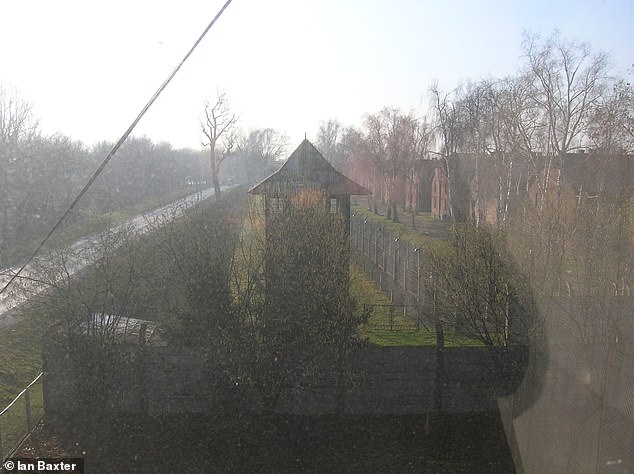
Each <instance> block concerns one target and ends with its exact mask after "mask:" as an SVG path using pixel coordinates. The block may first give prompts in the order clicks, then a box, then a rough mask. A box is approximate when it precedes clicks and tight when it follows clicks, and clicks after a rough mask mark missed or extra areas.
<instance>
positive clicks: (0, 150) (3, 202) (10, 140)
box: [0, 84, 37, 257]
mask: <svg viewBox="0 0 634 474" xmlns="http://www.w3.org/2000/svg"><path fill="white" fill-rule="evenodd" d="M36 132H37V121H36V120H35V119H34V117H33V113H32V106H31V104H29V103H28V102H26V101H24V100H22V99H20V98H19V97H18V95H17V93H16V92H15V91H12V90H9V89H7V88H5V87H3V86H2V84H0V251H2V249H3V247H4V245H5V244H6V241H7V239H8V238H9V213H10V208H11V206H12V205H13V196H12V193H11V191H12V187H13V186H12V185H11V183H12V173H13V171H14V168H15V164H16V161H17V159H18V152H19V143H21V142H23V141H25V140H28V139H30V138H32V137H33V136H34V135H35V134H36ZM0 257H2V255H0Z"/></svg>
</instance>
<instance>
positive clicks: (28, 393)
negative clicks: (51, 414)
mask: <svg viewBox="0 0 634 474" xmlns="http://www.w3.org/2000/svg"><path fill="white" fill-rule="evenodd" d="M42 375H43V374H42V373H40V374H39V375H38V376H37V377H35V379H34V380H33V381H32V382H31V383H30V384H29V385H28V386H27V387H26V388H25V389H24V390H22V391H21V392H20V393H19V394H18V396H17V397H15V398H14V399H13V401H12V402H11V403H9V404H8V405H7V406H6V407H5V408H4V409H3V410H2V411H0V459H1V460H2V464H4V461H5V459H7V458H9V457H11V456H12V455H13V454H14V453H15V451H16V450H17V449H18V448H19V447H20V446H21V445H22V443H23V442H24V440H25V439H26V437H27V436H28V435H29V433H30V432H31V431H32V430H33V428H34V427H35V426H36V425H37V423H38V422H39V420H40V419H41V418H42V416H43V415H44V392H43V387H42Z"/></svg>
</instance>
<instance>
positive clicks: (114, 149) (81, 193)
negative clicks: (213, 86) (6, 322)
mask: <svg viewBox="0 0 634 474" xmlns="http://www.w3.org/2000/svg"><path fill="white" fill-rule="evenodd" d="M231 1H232V0H227V1H226V3H225V4H224V5H223V6H222V8H221V9H220V10H219V11H218V13H216V16H215V17H214V18H213V20H211V22H210V23H209V25H207V27H206V28H205V30H204V31H203V32H202V34H201V35H200V36H199V37H198V39H197V40H196V42H195V43H194V45H193V46H192V47H191V49H190V50H189V51H188V52H187V54H186V55H185V57H183V59H182V60H181V61H180V62H179V63H178V65H177V66H176V67H175V68H174V70H173V71H172V72H171V73H170V74H169V76H167V79H165V81H164V82H163V84H161V87H159V88H158V89H157V91H156V92H155V93H154V95H152V97H151V98H150V100H149V101H148V103H147V104H145V107H143V109H142V110H141V112H140V113H139V115H137V117H136V118H135V119H134V121H133V122H132V124H131V125H130V126H129V127H128V129H127V130H126V131H125V132H124V133H123V135H121V138H119V140H118V141H117V143H115V145H114V146H113V147H112V149H111V150H110V151H109V152H108V154H107V155H106V157H105V158H104V159H103V161H102V162H101V164H100V165H99V167H98V168H97V169H96V170H95V172H94V173H93V174H92V176H91V177H90V179H89V180H88V182H87V183H86V185H85V186H84V187H83V188H82V189H81V191H79V194H77V197H75V199H74V200H73V202H72V203H71V204H70V206H68V208H67V209H66V211H65V212H64V214H63V215H62V217H60V218H59V220H58V221H57V222H56V223H55V225H54V226H53V228H52V229H51V230H50V231H49V233H48V234H46V237H44V239H43V240H42V242H40V244H39V245H38V246H37V248H36V249H35V251H34V252H33V253H32V254H31V256H30V257H29V258H28V259H27V260H26V262H24V264H23V265H22V266H21V267H20V268H19V270H18V271H17V272H16V273H14V274H13V275H12V276H11V279H9V281H8V282H7V284H6V285H4V287H3V288H2V289H0V295H2V294H3V293H4V292H5V291H6V290H7V288H9V286H11V284H12V283H13V282H14V281H15V280H16V279H17V278H18V277H19V276H20V274H21V273H22V272H23V271H24V269H25V268H26V266H27V265H28V264H29V263H31V262H32V261H33V259H34V258H35V257H36V255H37V254H38V253H39V252H40V251H41V250H42V248H43V247H44V245H45V244H46V242H48V240H49V239H50V238H51V236H52V235H53V234H54V233H55V232H56V231H57V229H59V227H60V226H61V225H62V223H63V222H64V220H66V217H68V215H69V214H70V213H71V211H72V210H73V209H74V208H75V206H76V205H77V203H78V202H79V200H80V199H81V198H82V197H83V196H84V194H86V192H87V191H88V189H89V188H90V186H91V185H92V184H93V183H94V182H95V180H96V179H97V178H98V177H99V175H100V174H101V172H102V171H103V170H104V168H105V167H106V165H107V164H108V162H109V161H110V160H111V159H112V157H113V156H114V155H115V153H116V152H117V150H119V148H120V147H121V145H123V143H124V142H125V141H126V139H127V138H128V137H129V136H130V134H131V133H132V131H133V130H134V128H135V127H136V126H137V124H138V123H139V121H140V120H141V119H142V118H143V116H144V115H145V113H146V112H147V111H148V110H149V109H150V107H151V106H152V104H154V102H155V101H156V99H158V97H159V96H160V95H161V93H162V92H163V90H164V89H165V88H166V87H167V85H168V84H169V83H170V82H171V80H172V79H173V78H174V76H175V75H176V73H178V71H179V70H180V68H181V67H182V66H183V64H185V61H187V59H189V57H190V56H191V54H192V53H193V52H194V50H195V49H196V48H197V47H198V45H199V44H200V42H201V41H202V40H203V38H204V37H205V36H206V35H207V33H208V32H209V30H210V29H211V28H212V27H213V26H214V24H215V23H216V22H217V21H218V19H219V18H220V16H221V15H222V14H223V13H224V11H225V10H226V9H227V7H228V6H229V4H230V3H231Z"/></svg>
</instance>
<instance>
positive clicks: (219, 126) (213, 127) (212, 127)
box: [200, 92, 238, 196]
mask: <svg viewBox="0 0 634 474" xmlns="http://www.w3.org/2000/svg"><path fill="white" fill-rule="evenodd" d="M237 121H238V117H237V116H236V114H235V113H233V112H232V110H231V108H230V107H229V104H228V101H227V96H226V94H225V93H224V92H218V94H217V98H216V102H215V103H213V104H212V103H211V102H209V101H207V102H206V103H205V117H204V119H203V120H202V121H201V123H200V128H201V130H202V132H203V135H204V136H205V138H206V139H207V141H206V142H203V146H205V147H209V164H210V167H211V181H212V183H213V186H214V193H215V194H216V196H220V194H221V190H220V178H219V174H220V165H221V164H222V162H223V161H224V160H225V159H226V158H227V157H228V156H230V155H231V153H232V152H233V149H234V146H235V136H234V135H233V134H232V131H233V128H234V126H235V124H236V122H237ZM221 139H222V140H223V143H222V144H223V148H222V150H218V149H217V147H218V140H221Z"/></svg>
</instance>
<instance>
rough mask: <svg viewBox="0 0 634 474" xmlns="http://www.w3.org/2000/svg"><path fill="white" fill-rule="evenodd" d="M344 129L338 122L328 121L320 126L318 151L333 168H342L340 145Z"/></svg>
mask: <svg viewBox="0 0 634 474" xmlns="http://www.w3.org/2000/svg"><path fill="white" fill-rule="evenodd" d="M341 132H342V127H341V124H340V123H339V121H338V120H328V121H327V122H321V123H320V124H319V131H318V132H317V149H318V150H319V151H320V152H321V154H322V155H324V158H326V159H327V160H328V161H329V162H330V163H332V165H333V166H335V167H336V168H337V169H340V168H341V159H340V156H339V155H340V153H339V148H340V147H339V145H340V142H341V135H342V133H341Z"/></svg>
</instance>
